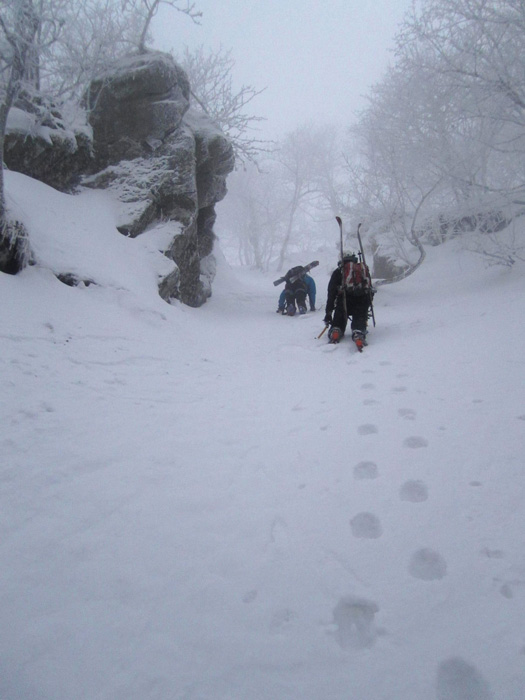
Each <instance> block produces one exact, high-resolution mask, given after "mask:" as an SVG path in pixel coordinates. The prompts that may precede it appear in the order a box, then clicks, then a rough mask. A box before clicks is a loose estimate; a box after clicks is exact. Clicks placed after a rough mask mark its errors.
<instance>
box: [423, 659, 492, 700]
mask: <svg viewBox="0 0 525 700" xmlns="http://www.w3.org/2000/svg"><path fill="white" fill-rule="evenodd" d="M436 698H437V700H493V698H494V696H493V694H492V691H491V689H490V686H489V684H488V683H487V681H486V680H485V679H484V678H483V676H482V674H481V672H480V671H479V670H478V669H477V668H476V667H475V666H472V665H471V664H469V663H467V662H466V661H464V660H463V659H462V658H460V657H459V656H455V657H452V658H450V659H446V661H442V662H441V663H440V664H439V668H438V670H437V679H436Z"/></svg>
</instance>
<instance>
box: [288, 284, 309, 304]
mask: <svg viewBox="0 0 525 700" xmlns="http://www.w3.org/2000/svg"><path fill="white" fill-rule="evenodd" d="M306 292H307V288H306V284H305V283H304V282H303V281H302V280H296V281H295V282H287V283H286V287H285V288H284V296H285V299H286V305H287V306H288V304H293V305H295V303H296V302H297V306H304V307H305V308H306Z"/></svg>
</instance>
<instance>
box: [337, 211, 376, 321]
mask: <svg viewBox="0 0 525 700" xmlns="http://www.w3.org/2000/svg"><path fill="white" fill-rule="evenodd" d="M335 220H336V221H337V223H338V224H339V231H340V234H341V237H340V244H341V301H342V303H343V314H344V318H345V319H348V311H347V307H346V289H345V262H344V260H343V258H344V251H343V221H342V219H341V217H340V216H336V217H335ZM374 325H375V324H374Z"/></svg>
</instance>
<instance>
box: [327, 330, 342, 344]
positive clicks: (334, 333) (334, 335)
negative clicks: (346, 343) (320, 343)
mask: <svg viewBox="0 0 525 700" xmlns="http://www.w3.org/2000/svg"><path fill="white" fill-rule="evenodd" d="M341 335H342V333H341V331H340V330H339V328H331V329H330V331H329V333H328V342H329V343H332V345H335V344H336V343H338V342H339V341H340V340H341Z"/></svg>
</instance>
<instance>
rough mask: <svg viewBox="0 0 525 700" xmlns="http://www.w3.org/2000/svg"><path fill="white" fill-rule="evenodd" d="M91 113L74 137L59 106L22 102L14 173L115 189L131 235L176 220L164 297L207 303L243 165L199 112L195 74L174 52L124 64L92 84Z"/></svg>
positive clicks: (10, 150) (14, 130)
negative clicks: (218, 210)
mask: <svg viewBox="0 0 525 700" xmlns="http://www.w3.org/2000/svg"><path fill="white" fill-rule="evenodd" d="M85 106H86V107H87V110H88V114H89V125H88V126H86V127H85V128H83V129H80V130H77V131H73V130H72V129H71V128H67V127H66V126H65V122H64V120H63V118H62V116H61V115H60V113H59V111H58V109H57V108H56V106H55V105H52V104H51V103H50V102H49V101H45V100H43V98H41V97H38V96H37V95H27V96H23V95H22V96H21V98H20V100H19V102H18V103H17V105H16V109H14V110H12V114H11V124H10V128H9V130H8V136H7V138H6V162H7V165H8V167H9V168H11V169H12V170H16V171H18V172H22V173H24V174H26V175H29V176H30V177H34V178H36V179H38V180H41V181H43V182H45V183H47V184H49V185H51V186H53V187H55V188H56V189H59V190H61V191H68V190H69V189H71V188H72V187H73V186H74V185H75V183H78V182H79V180H80V182H81V184H82V185H84V186H87V187H93V188H96V189H108V190H110V191H111V192H112V194H113V195H114V197H115V199H116V200H117V201H118V202H119V203H120V207H119V221H118V229H119V231H120V232H121V233H122V234H124V235H127V236H132V237H135V236H138V235H140V234H141V233H142V232H143V231H145V230H146V229H147V228H149V227H151V226H154V225H155V224H157V223H158V222H165V221H172V222H174V231H175V233H174V238H173V240H172V241H171V244H170V245H169V246H168V248H167V249H166V250H165V251H163V252H164V253H165V254H166V255H167V256H168V257H169V258H170V259H172V260H173V261H174V263H175V266H176V267H175V269H174V271H173V272H172V273H171V274H170V275H169V276H168V277H167V278H165V279H163V280H161V282H160V284H159V293H160V294H161V296H162V297H163V298H164V299H165V300H166V301H169V300H170V299H180V300H181V301H182V302H184V303H185V304H188V305H190V306H200V305H202V304H203V303H204V302H205V301H206V299H207V298H208V297H209V296H210V295H211V286H212V280H213V276H214V270H215V262H214V258H213V242H214V238H215V236H214V232H213V225H214V222H215V204H216V203H217V202H219V201H220V200H221V199H223V197H224V196H225V194H226V178H227V176H228V174H229V173H230V172H231V171H232V170H233V167H234V155H233V149H232V145H231V143H230V141H229V140H228V139H227V138H226V137H225V136H224V134H223V133H222V131H221V130H220V129H219V128H218V127H217V126H216V125H215V124H214V123H213V122H212V121H211V120H210V119H209V118H208V117H206V116H205V115H202V114H197V113H195V112H193V111H192V109H191V108H190V86H189V83H188V79H187V77H186V74H185V73H184V71H183V70H182V68H180V66H178V65H177V64H176V63H175V61H174V60H173V58H172V57H171V56H170V55H168V54H163V53H159V52H154V53H148V54H143V55H135V56H130V57H127V58H125V59H123V60H121V61H120V62H119V64H118V65H117V66H116V67H114V68H113V69H112V70H111V72H108V73H107V74H106V75H104V76H101V77H100V78H98V79H97V80H95V81H93V82H92V84H91V85H90V87H89V90H88V92H87V94H86V96H85ZM80 176H82V177H80Z"/></svg>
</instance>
